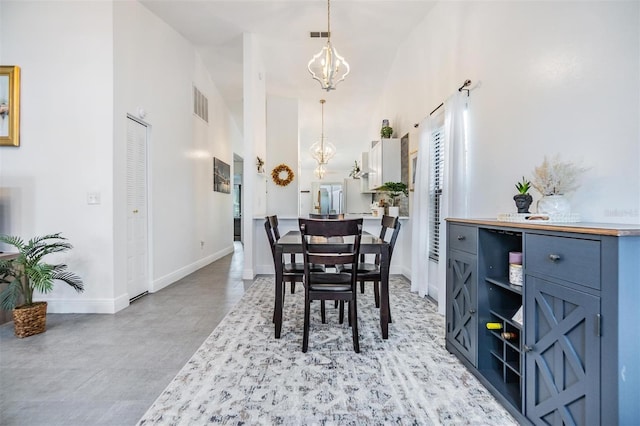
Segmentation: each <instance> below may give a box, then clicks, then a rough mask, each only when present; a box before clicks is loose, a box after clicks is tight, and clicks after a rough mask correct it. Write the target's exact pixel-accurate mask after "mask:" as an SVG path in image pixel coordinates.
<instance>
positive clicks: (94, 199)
mask: <svg viewBox="0 0 640 426" xmlns="http://www.w3.org/2000/svg"><path fill="white" fill-rule="evenodd" d="M87 204H100V193H99V192H87Z"/></svg>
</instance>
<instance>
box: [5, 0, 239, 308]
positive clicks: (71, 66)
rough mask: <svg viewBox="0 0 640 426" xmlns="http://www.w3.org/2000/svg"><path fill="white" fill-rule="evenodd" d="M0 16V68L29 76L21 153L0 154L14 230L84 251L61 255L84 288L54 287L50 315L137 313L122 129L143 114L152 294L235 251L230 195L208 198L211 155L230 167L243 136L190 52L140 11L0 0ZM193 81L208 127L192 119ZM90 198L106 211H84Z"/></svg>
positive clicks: (103, 4)
mask: <svg viewBox="0 0 640 426" xmlns="http://www.w3.org/2000/svg"><path fill="white" fill-rule="evenodd" d="M0 11H1V13H0V38H1V39H2V48H3V49H2V52H1V56H0V62H2V63H4V64H16V65H19V66H21V68H22V91H21V113H22V115H21V118H22V120H21V136H22V138H21V146H20V147H19V148H0V189H2V193H3V196H5V195H6V194H7V193H8V194H9V202H10V206H11V207H10V208H11V222H10V225H9V232H10V233H12V234H16V235H20V236H23V237H25V238H29V237H30V236H33V235H41V234H44V233H50V232H57V231H61V232H62V233H63V235H65V236H67V237H68V238H69V240H70V241H71V243H72V244H73V245H74V246H75V248H74V250H73V251H72V252H70V253H69V254H66V255H64V256H62V260H63V261H64V262H66V263H68V264H69V269H70V270H72V271H74V272H77V273H78V274H79V275H80V276H81V277H82V278H83V279H84V282H85V288H86V290H85V292H84V293H82V294H76V293H75V292H74V291H73V290H72V289H71V288H70V287H68V286H65V285H64V284H61V285H58V286H56V288H55V290H54V292H53V293H51V294H50V295H48V296H46V297H43V298H42V299H46V300H48V301H49V302H50V303H49V311H50V312H105V313H109V312H115V311H117V310H119V309H121V308H123V307H125V306H127V305H128V294H127V292H126V267H125V253H124V250H125V236H126V227H125V218H126V212H125V155H124V153H125V123H126V115H127V113H130V114H133V115H137V108H138V107H143V108H144V109H146V110H147V111H148V115H147V117H146V118H145V120H146V121H147V122H148V123H149V124H150V125H151V128H152V132H151V138H150V164H149V169H150V175H149V176H150V180H149V185H150V191H151V192H150V217H151V225H152V227H151V232H150V238H151V241H152V246H151V251H150V255H151V260H152V265H153V269H152V270H151V274H150V281H151V283H150V290H152V291H153V290H157V289H158V288H162V287H163V286H165V285H167V284H169V283H171V282H173V281H175V280H176V279H179V278H180V277H182V276H184V275H186V274H187V273H189V272H191V271H193V270H195V269H197V268H198V267H200V266H203V265H204V264H206V263H209V262H211V261H213V260H215V259H217V258H218V257H220V256H222V255H224V254H226V253H230V252H231V251H232V250H233V226H231V225H232V223H233V222H232V220H233V219H232V198H231V194H221V193H214V192H213V191H212V175H213V165H212V162H213V160H212V157H214V156H216V157H219V158H221V159H223V160H224V161H226V162H227V163H229V164H232V160H233V156H232V153H231V146H232V145H233V143H234V141H235V142H237V139H240V138H241V135H240V132H239V130H238V129H237V127H236V126H235V124H233V120H232V118H231V115H230V114H229V112H228V110H227V108H226V106H225V105H224V103H223V102H222V100H221V97H220V95H219V93H218V91H217V89H216V88H215V86H214V85H213V83H212V82H211V80H210V78H209V76H208V75H207V73H206V71H205V70H204V66H203V65H202V63H201V61H200V59H199V57H198V55H197V54H196V53H195V51H194V49H193V47H192V46H191V45H189V43H187V42H186V41H185V40H184V39H183V38H182V37H181V36H180V35H179V34H178V33H176V32H175V31H174V30H172V29H170V28H169V27H168V26H167V25H166V24H165V23H164V22H162V21H160V20H159V19H157V18H156V17H155V16H154V15H152V14H151V13H150V12H148V11H147V10H146V9H145V8H143V7H142V6H140V5H139V4H138V3H137V2H109V1H100V2H68V1H42V2H35V1H2V3H0ZM194 82H195V84H196V85H197V86H198V87H199V88H200V89H201V90H202V91H203V92H204V93H205V94H206V95H207V96H208V98H209V110H210V122H209V125H208V126H206V125H205V124H204V123H202V122H201V121H200V119H198V118H194V116H193V114H192V112H191V110H192V109H191V108H192V107H191V91H192V89H191V87H192V84H193V83H194ZM88 192H99V193H100V198H101V203H100V204H99V205H88V204H87V193H88ZM200 241H204V242H205V245H204V247H203V248H201V245H200ZM51 260H53V257H52V259H51Z"/></svg>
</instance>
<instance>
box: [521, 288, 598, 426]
mask: <svg viewBox="0 0 640 426" xmlns="http://www.w3.org/2000/svg"><path fill="white" fill-rule="evenodd" d="M525 293H526V296H525V298H526V312H525V328H526V330H525V331H526V333H525V340H526V342H525V347H524V350H525V353H526V355H525V368H526V371H525V374H526V397H525V400H526V416H527V418H529V419H530V420H531V421H533V422H534V423H535V424H544V425H597V424H600V337H599V335H598V334H599V314H600V298H599V297H597V296H593V295H590V294H587V293H583V292H581V291H577V290H573V289H570V288H567V287H564V286H562V285H560V284H557V283H553V282H550V281H545V280H543V279H540V278H536V277H532V276H527V277H526V282H525Z"/></svg>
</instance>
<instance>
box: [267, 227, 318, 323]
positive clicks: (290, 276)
mask: <svg viewBox="0 0 640 426" xmlns="http://www.w3.org/2000/svg"><path fill="white" fill-rule="evenodd" d="M264 219H265V221H264V228H265V231H266V232H267V239H268V240H269V246H270V247H271V256H272V258H273V266H274V268H275V267H276V262H282V282H283V284H284V283H287V282H289V283H291V293H295V285H296V283H297V282H299V283H301V282H302V279H303V276H304V264H303V263H302V262H300V263H298V262H296V258H295V253H290V255H291V256H290V257H289V262H286V261H285V260H284V259H276V241H278V240H279V239H280V231H279V229H278V216H275V215H274V216H267V217H265V218H264ZM312 271H314V272H322V271H324V267H323V266H322V265H313V266H312ZM285 290H286V288H285V286H284V285H283V286H282V295H281V297H282V300H283V301H284V294H285ZM321 309H322V322H323V323H324V322H325V321H326V319H325V307H324V303H323V304H322V306H321ZM274 315H275V313H274Z"/></svg>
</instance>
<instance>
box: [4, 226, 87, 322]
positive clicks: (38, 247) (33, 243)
mask: <svg viewBox="0 0 640 426" xmlns="http://www.w3.org/2000/svg"><path fill="white" fill-rule="evenodd" d="M0 242H3V243H6V244H9V245H11V246H13V247H15V248H16V249H17V251H18V257H16V258H15V259H9V260H0V283H7V284H8V286H7V287H6V288H5V289H4V290H2V292H0V307H1V308H2V309H6V310H11V309H14V308H15V307H16V305H17V303H18V300H19V298H20V296H22V297H23V298H24V305H32V304H33V292H34V291H38V292H40V293H49V292H50V291H51V290H53V283H54V281H56V280H58V281H63V282H65V283H67V284H69V285H70V286H71V287H73V288H74V289H75V290H76V291H77V292H78V293H80V292H82V291H84V284H83V283H82V279H81V278H80V277H79V276H77V275H76V274H74V273H72V272H69V271H67V265H65V264H61V263H59V264H49V263H46V262H44V260H43V258H44V257H45V256H46V255H48V254H52V253H60V252H65V251H67V250H70V249H72V248H73V246H72V245H71V244H70V243H68V242H67V239H66V238H64V237H63V236H62V235H61V234H60V233H56V234H50V235H44V236H40V237H34V238H32V239H30V240H29V241H28V242H26V243H25V242H24V241H23V240H22V239H21V238H19V237H13V236H9V235H0Z"/></svg>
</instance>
